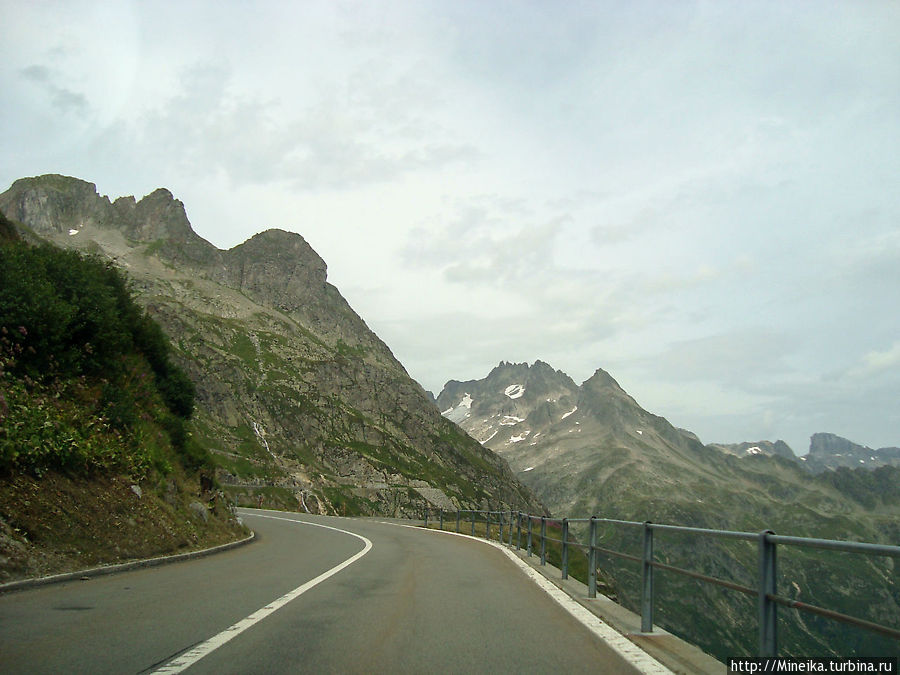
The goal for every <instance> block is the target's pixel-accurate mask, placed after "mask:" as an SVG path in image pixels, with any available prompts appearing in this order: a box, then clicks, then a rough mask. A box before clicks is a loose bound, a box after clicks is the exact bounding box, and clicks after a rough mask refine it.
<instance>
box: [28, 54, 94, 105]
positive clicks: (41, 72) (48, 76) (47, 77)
mask: <svg viewBox="0 0 900 675" xmlns="http://www.w3.org/2000/svg"><path fill="white" fill-rule="evenodd" d="M20 73H21V75H22V77H23V78H25V79H26V80H29V81H30V82H33V83H34V84H36V85H37V86H39V87H40V88H41V89H43V91H44V92H45V93H46V94H47V95H48V96H49V98H50V103H51V105H52V106H53V107H54V108H55V109H56V110H58V111H60V112H62V113H63V114H67V113H72V114H75V115H79V116H83V115H85V114H86V113H87V112H88V100H87V97H86V96H85V95H84V94H83V93H81V92H77V91H74V90H72V89H69V88H67V87H63V86H60V85H59V84H58V82H59V80H60V79H61V76H60V74H59V73H56V72H54V71H53V70H52V69H50V68H48V67H47V66H42V65H38V64H32V65H30V66H26V67H25V68H22V69H21V70H20Z"/></svg>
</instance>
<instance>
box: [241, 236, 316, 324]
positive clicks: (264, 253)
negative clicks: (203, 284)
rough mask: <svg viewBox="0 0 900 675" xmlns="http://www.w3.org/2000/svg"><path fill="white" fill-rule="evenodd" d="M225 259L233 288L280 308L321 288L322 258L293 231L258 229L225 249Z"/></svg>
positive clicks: (289, 306) (293, 305)
mask: <svg viewBox="0 0 900 675" xmlns="http://www.w3.org/2000/svg"><path fill="white" fill-rule="evenodd" d="M225 261H226V264H227V266H228V267H229V269H231V271H232V276H233V279H234V280H235V286H236V287H237V288H239V289H240V290H241V291H243V292H245V293H247V294H248V295H249V296H250V297H253V298H258V299H261V300H265V301H266V302H267V303H269V304H271V305H273V306H276V307H278V308H280V309H282V310H284V311H288V312H291V311H294V310H296V309H298V308H299V307H300V305H301V304H303V303H304V302H306V301H307V299H309V298H310V297H311V296H315V295H321V294H322V293H323V292H324V290H325V280H326V277H327V270H328V268H327V266H326V265H325V261H324V260H322V258H321V257H319V255H318V254H317V253H316V252H315V251H314V250H313V249H312V247H311V246H310V245H309V244H308V243H306V240H305V239H304V238H303V237H301V236H300V235H299V234H296V233H293V232H286V231H284V230H266V231H265V232H261V233H259V234H257V235H255V236H253V237H251V238H250V239H248V240H247V241H245V242H244V243H243V244H240V245H238V246H235V247H234V248H232V249H230V250H228V251H226V252H225Z"/></svg>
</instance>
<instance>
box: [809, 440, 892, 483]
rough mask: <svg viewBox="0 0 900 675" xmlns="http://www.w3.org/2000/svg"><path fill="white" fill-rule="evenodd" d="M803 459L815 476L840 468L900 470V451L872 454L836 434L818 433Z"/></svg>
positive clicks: (881, 450) (867, 449)
mask: <svg viewBox="0 0 900 675" xmlns="http://www.w3.org/2000/svg"><path fill="white" fill-rule="evenodd" d="M800 459H801V460H802V461H803V462H804V463H805V466H806V468H807V469H809V470H810V471H813V472H816V473H820V472H822V471H827V470H829V469H837V468H839V467H847V468H849V469H859V468H865V469H876V468H878V467H881V466H900V448H893V447H891V448H879V449H878V450H873V449H872V448H869V447H866V446H864V445H859V444H857V443H854V442H853V441H848V440H847V439H846V438H841V437H840V436H836V435H834V434H826V433H818V434H813V435H812V436H811V437H810V439H809V454H807V455H804V456H803V457H801V458H800Z"/></svg>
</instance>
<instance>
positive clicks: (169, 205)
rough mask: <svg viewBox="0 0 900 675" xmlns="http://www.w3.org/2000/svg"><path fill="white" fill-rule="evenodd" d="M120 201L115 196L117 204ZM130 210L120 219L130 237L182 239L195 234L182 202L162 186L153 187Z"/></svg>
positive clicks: (137, 238) (150, 239) (148, 239)
mask: <svg viewBox="0 0 900 675" xmlns="http://www.w3.org/2000/svg"><path fill="white" fill-rule="evenodd" d="M132 201H133V198H132ZM120 203H121V201H120V200H118V199H117V200H116V204H120ZM130 211H131V213H130V214H128V215H130V216H131V217H130V218H125V219H123V220H122V221H121V223H120V224H121V226H123V229H124V230H125V231H126V233H127V235H128V236H129V237H131V238H132V239H136V240H138V241H155V240H157V239H169V240H173V241H185V240H187V239H193V238H195V237H197V235H196V234H195V233H194V231H193V229H191V223H190V221H188V217H187V214H186V213H185V210H184V204H183V203H182V202H181V201H180V200H178V199H175V197H174V196H173V195H172V193H171V192H169V191H168V190H166V189H165V188H159V189H157V190H154V191H153V192H151V193H150V194H149V195H147V196H146V197H144V198H143V199H141V200H140V201H139V202H137V203H136V204H134V208H133V209H132V210H130Z"/></svg>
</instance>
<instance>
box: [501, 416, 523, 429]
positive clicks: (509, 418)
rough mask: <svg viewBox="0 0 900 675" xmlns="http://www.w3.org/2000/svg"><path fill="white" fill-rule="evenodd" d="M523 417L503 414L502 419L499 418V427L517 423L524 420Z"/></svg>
mask: <svg viewBox="0 0 900 675" xmlns="http://www.w3.org/2000/svg"><path fill="white" fill-rule="evenodd" d="M524 421H525V418H524V417H516V416H515V415H504V416H503V419H501V420H500V426H501V427H512V426H515V425H516V424H518V423H519V422H524Z"/></svg>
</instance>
